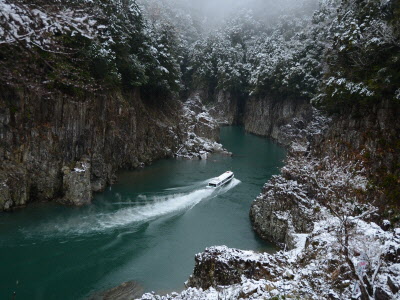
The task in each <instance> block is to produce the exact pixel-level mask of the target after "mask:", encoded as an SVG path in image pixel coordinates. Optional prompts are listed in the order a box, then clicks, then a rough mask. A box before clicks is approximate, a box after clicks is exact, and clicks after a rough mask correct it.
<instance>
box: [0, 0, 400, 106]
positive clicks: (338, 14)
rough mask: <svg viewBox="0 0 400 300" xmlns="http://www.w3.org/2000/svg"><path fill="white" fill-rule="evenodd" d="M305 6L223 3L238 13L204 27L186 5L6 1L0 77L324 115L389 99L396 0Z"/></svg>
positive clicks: (394, 86) (309, 0) (397, 32)
mask: <svg viewBox="0 0 400 300" xmlns="http://www.w3.org/2000/svg"><path fill="white" fill-rule="evenodd" d="M315 2H316V0H304V1H291V0H287V1H283V2H282V3H280V4H278V3H276V1H261V0H251V1H249V3H248V5H249V6H250V7H253V8H255V9H253V10H251V9H248V8H246V7H244V6H242V7H241V8H240V6H238V3H239V2H237V1H233V2H232V3H233V4H235V5H237V7H239V8H240V9H238V10H237V11H234V13H232V15H231V16H229V17H226V18H225V19H220V20H218V22H216V21H215V22H210V16H207V15H206V14H205V12H206V8H207V7H206V8H204V7H202V6H201V5H199V4H198V3H197V4H196V5H193V3H192V2H191V1H188V0H171V1H167V0H140V1H139V3H140V5H138V4H137V2H136V1H135V0H105V1H91V0H83V1H77V0H59V1H55V0H54V1H41V0H35V1H15V0H14V1H13V0H7V1H3V2H1V3H0V8H1V13H0V71H1V72H0V79H2V80H3V82H8V83H9V84H15V83H16V82H19V83H21V82H23V81H24V80H25V81H27V80H28V78H30V77H31V79H30V81H31V82H30V85H28V84H25V86H35V85H36V86H39V85H42V86H43V82H44V83H45V86H47V88H48V89H49V90H51V89H54V88H56V89H60V90H61V91H63V92H65V93H69V94H77V93H78V94H79V93H81V92H84V91H90V90H98V89H101V90H113V89H122V90H125V91H129V90H131V89H136V88H140V89H142V91H143V92H146V91H152V93H153V95H158V96H160V97H161V98H163V99H166V98H170V97H172V96H173V95H178V93H179V92H188V91H191V90H194V89H203V90H205V91H207V92H208V95H209V99H210V100H212V99H213V97H214V95H215V94H216V92H218V91H229V92H230V93H233V94H236V95H239V96H245V97H247V96H250V95H252V96H257V97H258V96H260V97H261V96H263V95H271V96H277V98H282V97H288V96H290V97H299V98H306V99H312V101H313V103H315V104H317V105H320V106H323V107H325V108H326V109H328V110H331V111H338V110H340V109H342V108H343V107H346V105H353V104H362V105H364V104H367V105H368V104H370V103H374V102H376V101H379V100H380V99H382V98H385V99H393V100H395V101H399V100H400V88H399V87H398V82H400V56H399V55H400V54H399V53H400V38H399V36H400V25H399V22H400V21H399V20H400V15H399V11H400V8H399V6H400V4H399V1H395V0H388V1H357V0H324V1H320V4H319V6H318V7H317V9H316V10H315V11H314V12H312V9H314V8H315ZM221 3H225V2H221ZM233 4H232V5H233ZM210 5H211V4H210ZM231 10H232V11H233V8H232V9H231ZM214 15H216V14H214ZM218 17H222V15H218ZM216 24H219V25H218V26H216ZM212 26H214V28H213V27H212ZM18 49H19V50H21V51H19V50H18ZM12 55H14V56H15V57H14V61H12V60H10V59H9V58H10V57H11V56H12ZM23 61H25V63H24V64H22V63H21V64H18V62H23ZM27 61H29V63H28V62H27ZM15 62H17V63H15ZM26 65H28V68H26V67H25V66H26ZM28 70H29V71H28ZM38 78H40V80H38ZM13 82H14V83H13ZM186 94H187V93H182V94H181V95H186Z"/></svg>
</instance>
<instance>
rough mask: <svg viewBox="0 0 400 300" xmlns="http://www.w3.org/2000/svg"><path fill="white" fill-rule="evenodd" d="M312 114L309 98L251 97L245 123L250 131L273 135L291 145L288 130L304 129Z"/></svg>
mask: <svg viewBox="0 0 400 300" xmlns="http://www.w3.org/2000/svg"><path fill="white" fill-rule="evenodd" d="M311 115H312V109H311V105H310V103H309V101H308V100H302V99H293V98H285V99H276V98H274V97H271V96H265V97H261V98H255V97H250V98H249V99H248V100H247V101H246V105H245V110H244V118H243V124H244V126H245V129H246V131H248V132H250V133H254V134H257V135H261V136H266V137H271V138H273V139H274V140H276V141H278V142H279V143H281V144H283V145H289V144H290V142H291V136H290V135H288V131H293V130H294V131H297V132H298V131H299V130H302V129H304V128H305V127H306V125H307V123H308V122H309V121H310V120H311ZM292 134H293V132H292Z"/></svg>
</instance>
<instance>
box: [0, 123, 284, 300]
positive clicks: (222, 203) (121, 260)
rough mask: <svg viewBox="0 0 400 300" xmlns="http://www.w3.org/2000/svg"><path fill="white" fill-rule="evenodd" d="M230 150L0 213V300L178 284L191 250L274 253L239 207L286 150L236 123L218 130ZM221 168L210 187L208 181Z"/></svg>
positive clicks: (166, 163) (165, 163)
mask: <svg viewBox="0 0 400 300" xmlns="http://www.w3.org/2000/svg"><path fill="white" fill-rule="evenodd" d="M221 143H222V144H223V145H224V147H225V148H227V149H228V150H229V151H231V152H233V153H234V156H233V157H228V156H223V155H218V154H215V155H211V156H210V157H209V159H208V160H194V161H187V160H175V159H167V160H161V161H158V162H156V163H154V164H153V165H151V166H149V167H146V168H144V169H141V170H134V171H123V172H120V173H119V174H118V182H117V183H116V184H115V185H113V186H112V187H109V188H107V190H106V191H105V192H103V193H98V194H96V195H95V199H94V201H93V204H92V205H90V206H87V207H81V208H76V207H65V206H60V205H57V204H54V203H37V204H31V205H29V206H28V207H27V208H25V209H21V210H17V211H15V212H12V213H2V214H0V299H12V294H13V292H14V291H15V292H16V296H15V299H31V300H33V299H71V300H72V299H74V300H75V299H86V298H87V297H88V296H89V295H91V294H93V293H95V292H98V291H100V290H105V289H109V288H111V287H114V286H116V285H119V284H121V283H122V282H125V281H130V280H134V281H136V282H138V283H139V284H140V285H141V286H142V287H143V288H144V290H145V291H156V292H158V293H166V292H170V291H172V290H178V291H179V290H181V289H183V283H184V281H185V280H187V278H188V277H189V275H190V274H191V273H192V270H193V267H194V255H195V254H196V253H198V252H201V251H203V250H204V249H205V248H206V247H208V246H212V245H227V246H229V247H234V248H240V249H251V250H256V251H269V252H273V251H275V250H276V249H275V248H274V246H273V245H271V244H268V243H265V242H263V241H262V240H260V239H259V238H258V237H257V236H256V235H255V234H254V233H253V231H252V229H251V224H250V221H249V217H248V213H249V208H250V205H251V201H252V200H253V199H254V198H255V197H256V196H257V195H258V194H259V193H260V189H261V187H262V186H263V184H264V183H265V182H266V181H267V180H268V179H269V178H270V177H271V176H272V175H273V174H277V173H278V172H279V168H280V167H281V166H282V165H283V159H284V157H285V151H284V149H282V147H280V146H278V145H277V144H275V143H273V142H271V141H270V140H268V139H264V138H260V137H257V136H254V135H250V134H247V133H245V132H244V130H243V128H241V127H224V128H222V129H221ZM226 170H232V171H233V172H234V173H235V179H234V180H233V181H232V182H231V183H229V184H228V185H227V186H225V187H223V188H220V189H218V190H214V189H206V188H205V185H206V184H207V181H208V180H209V179H210V178H212V177H215V176H218V175H220V174H221V173H223V172H225V171H226Z"/></svg>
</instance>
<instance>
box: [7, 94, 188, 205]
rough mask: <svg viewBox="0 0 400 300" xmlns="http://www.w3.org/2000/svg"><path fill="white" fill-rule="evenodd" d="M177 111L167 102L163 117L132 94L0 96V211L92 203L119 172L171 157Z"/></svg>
mask: <svg viewBox="0 0 400 300" xmlns="http://www.w3.org/2000/svg"><path fill="white" fill-rule="evenodd" d="M180 109H181V107H180V105H179V104H178V103H176V102H173V101H171V102H170V103H169V105H168V106H166V107H165V108H163V109H162V110H161V109H159V108H152V107H149V106H148V105H147V106H146V105H144V104H143V102H142V101H141V98H140V95H139V94H138V93H135V94H133V95H130V96H125V97H123V96H122V95H118V94H116V95H107V96H104V95H103V96H93V97H87V98H85V99H80V100H79V101H78V100H72V99H70V98H68V97H65V96H63V95H52V96H51V97H48V98H42V97H41V96H40V95H37V94H36V95H34V94H28V93H24V92H23V91H20V92H12V91H10V90H8V91H7V90H5V91H4V90H3V92H2V93H1V98H0V121H1V122H0V136H1V145H0V157H1V160H2V163H1V166H0V168H1V169H0V182H1V184H0V186H1V190H2V193H1V196H0V210H2V209H5V210H7V209H10V208H11V207H14V206H22V205H25V204H26V203H27V202H29V201H34V200H38V201H48V200H52V199H54V198H59V199H61V201H63V202H66V203H70V204H84V203H88V202H90V200H91V191H100V190H102V189H103V188H104V187H105V186H106V184H109V183H112V182H113V180H114V172H115V171H116V170H117V169H118V168H131V167H133V168H134V167H138V166H141V165H142V164H143V163H149V162H151V161H152V160H154V159H158V158H162V157H166V156H171V155H173V153H174V150H175V151H176V148H177V146H178V145H179V142H180V136H181V134H182V131H181V129H180V128H179V114H180ZM74 193H75V194H78V195H80V197H76V196H73V195H72V194H74Z"/></svg>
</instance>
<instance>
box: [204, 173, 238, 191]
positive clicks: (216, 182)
mask: <svg viewBox="0 0 400 300" xmlns="http://www.w3.org/2000/svg"><path fill="white" fill-rule="evenodd" d="M233 177H235V176H234V175H233V172H231V171H226V172H225V173H224V174H222V175H220V176H218V177H215V178H213V179H212V180H211V181H210V182H209V183H208V185H207V187H209V188H217V187H220V186H223V185H224V184H226V183H228V182H230V181H231V180H232V179H233Z"/></svg>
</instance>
